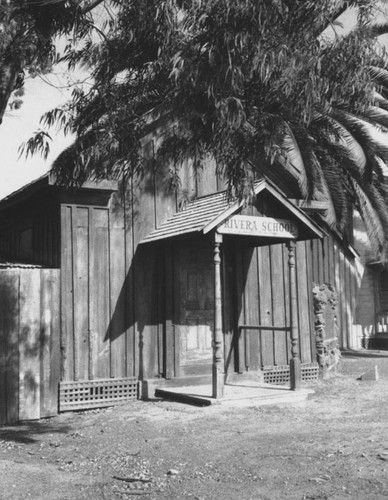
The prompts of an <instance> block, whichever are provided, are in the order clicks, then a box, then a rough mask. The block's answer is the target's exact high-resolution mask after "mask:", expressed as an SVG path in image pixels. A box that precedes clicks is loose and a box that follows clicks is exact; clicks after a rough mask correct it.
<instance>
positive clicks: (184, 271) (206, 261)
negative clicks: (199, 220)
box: [176, 247, 214, 376]
mask: <svg viewBox="0 0 388 500" xmlns="http://www.w3.org/2000/svg"><path fill="white" fill-rule="evenodd" d="M177 302H178V304H177V306H178V307H177V309H178V310H177V313H178V318H177V325H176V326H177V330H178V331H177V333H178V346H179V352H178V360H179V362H178V365H179V367H178V372H179V376H185V375H199V374H205V373H210V372H211V366H212V356H213V351H212V337H213V330H214V267H213V258H212V251H211V249H209V248H206V249H204V248H200V247H199V248H183V249H182V251H181V252H180V258H179V296H178V301H177Z"/></svg>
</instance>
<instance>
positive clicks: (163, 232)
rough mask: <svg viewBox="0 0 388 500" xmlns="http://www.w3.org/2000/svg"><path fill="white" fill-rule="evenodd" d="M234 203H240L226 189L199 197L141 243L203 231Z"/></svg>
mask: <svg viewBox="0 0 388 500" xmlns="http://www.w3.org/2000/svg"><path fill="white" fill-rule="evenodd" d="M234 205H237V206H238V203H236V201H230V200H229V199H228V196H227V194H226V192H225V191H223V192H221V193H215V194H211V195H208V196H204V197H202V198H198V199H196V200H194V201H191V202H189V203H188V204H187V205H186V206H185V208H184V209H183V210H182V211H180V212H177V213H176V214H174V215H173V216H172V217H171V218H170V219H168V220H167V221H166V222H164V223H163V224H162V225H161V226H160V227H159V228H158V229H155V230H154V231H152V232H151V233H150V234H149V235H148V236H146V237H145V238H144V239H143V240H142V242H141V243H147V242H150V241H156V240H161V239H164V238H172V237H174V236H180V235H181V234H188V233H195V232H197V231H202V229H203V228H204V226H206V225H207V224H208V223H209V222H211V221H212V220H213V219H215V218H216V217H217V216H218V215H220V214H221V213H223V212H224V211H225V210H227V209H228V208H229V207H231V206H234Z"/></svg>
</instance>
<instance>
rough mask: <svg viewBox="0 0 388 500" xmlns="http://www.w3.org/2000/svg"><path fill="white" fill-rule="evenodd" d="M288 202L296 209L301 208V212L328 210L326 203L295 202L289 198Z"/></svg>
mask: <svg viewBox="0 0 388 500" xmlns="http://www.w3.org/2000/svg"><path fill="white" fill-rule="evenodd" d="M289 201H291V202H292V203H294V204H295V205H296V206H297V207H298V208H301V209H302V210H311V211H312V212H313V211H317V210H327V209H328V208H329V202H328V201H317V200H296V199H291V198H289Z"/></svg>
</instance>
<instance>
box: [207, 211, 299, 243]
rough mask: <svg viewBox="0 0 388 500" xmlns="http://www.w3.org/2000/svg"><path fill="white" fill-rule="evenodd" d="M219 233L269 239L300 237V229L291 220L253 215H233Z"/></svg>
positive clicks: (223, 224) (221, 226)
mask: <svg viewBox="0 0 388 500" xmlns="http://www.w3.org/2000/svg"><path fill="white" fill-rule="evenodd" d="M217 231H218V232H219V233H221V234H241V235H244V236H262V237H269V238H283V239H295V238H297V237H298V227H297V225H296V224H295V223H294V222H292V221H290V220H285V219H273V218H272V217H255V216H252V215H233V216H232V217H229V219H226V220H225V221H224V222H223V223H222V224H220V225H219V226H218V229H217Z"/></svg>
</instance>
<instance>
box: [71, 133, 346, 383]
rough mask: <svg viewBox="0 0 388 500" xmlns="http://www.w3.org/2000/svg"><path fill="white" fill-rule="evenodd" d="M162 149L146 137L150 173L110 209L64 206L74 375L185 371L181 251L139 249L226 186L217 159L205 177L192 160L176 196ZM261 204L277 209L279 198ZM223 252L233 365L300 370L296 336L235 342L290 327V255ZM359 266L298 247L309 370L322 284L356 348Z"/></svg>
mask: <svg viewBox="0 0 388 500" xmlns="http://www.w3.org/2000/svg"><path fill="white" fill-rule="evenodd" d="M156 147H157V144H155V143H154V142H153V141H152V140H150V141H148V142H147V141H145V143H144V156H145V158H146V159H148V161H149V163H148V165H147V169H146V174H145V175H143V176H142V177H137V178H133V179H132V180H131V181H130V182H128V183H127V184H126V186H125V187H124V186H121V187H120V189H119V191H118V192H117V193H114V194H113V195H112V196H111V200H110V203H109V205H107V206H104V207H98V206H91V205H89V206H86V205H77V204H76V203H70V204H66V203H63V204H62V206H61V228H62V229H61V230H62V235H61V239H62V255H61V270H62V276H63V278H62V288H61V301H62V319H61V321H62V352H63V354H64V357H63V379H64V380H88V379H93V378H101V377H127V376H137V377H139V378H141V379H143V378H153V377H161V376H163V377H172V376H175V375H176V374H177V373H178V367H177V362H178V361H177V359H175V358H174V352H175V350H176V349H177V346H178V341H179V339H178V338H177V329H176V328H174V321H175V315H176V310H177V302H176V301H177V297H174V296H173V290H174V288H175V289H177V281H176V280H177V272H176V267H175V256H174V244H173V243H171V242H163V243H161V244H159V245H157V244H153V245H144V246H143V245H139V243H140V242H141V241H142V239H143V238H144V237H145V236H146V235H147V234H148V233H149V232H151V231H152V230H154V229H156V228H158V227H159V226H160V224H162V223H163V222H164V221H165V220H166V219H168V218H169V217H171V215H172V214H173V213H175V211H176V210H177V208H178V207H179V206H180V205H181V204H182V203H184V202H185V200H186V199H187V198H190V197H192V196H203V195H206V194H209V193H211V192H214V191H215V190H217V189H220V188H222V185H221V183H220V181H219V180H218V179H217V176H216V174H215V169H214V165H212V164H211V163H210V162H209V165H208V166H207V168H205V170H204V171H203V173H202V174H199V175H195V174H194V172H193V169H192V166H191V165H190V164H189V163H187V164H186V165H185V166H184V167H182V170H181V180H182V184H181V185H180V186H179V187H178V188H177V189H176V190H170V191H168V189H167V186H166V183H165V182H164V180H163V179H164V175H165V172H163V171H161V170H160V167H158V162H155V161H154V158H155V148H156ZM259 209H260V211H261V213H263V214H270V213H271V207H270V206H269V205H268V200H264V201H263V203H262V206H261V207H259ZM279 216H281V213H280V212H279ZM188 245H190V243H188ZM232 246H233V245H232ZM224 248H226V246H225V245H224ZM234 255H235V257H234ZM223 257H224V258H225V262H224V264H223V275H224V281H225V282H228V284H227V285H225V286H224V292H223V293H224V300H225V310H224V329H225V346H226V347H225V356H226V363H227V366H228V368H230V369H231V370H236V371H244V370H245V369H247V368H249V369H257V368H260V367H262V366H266V365H274V364H276V365H282V364H286V363H288V361H289V359H290V341H289V334H288V333H286V332H274V331H263V332H262V333H261V334H258V332H257V331H248V332H246V336H247V340H246V339H245V338H244V336H243V335H241V336H240V338H239V339H237V340H236V337H235V331H236V327H237V326H238V325H243V324H253V325H256V324H261V325H267V326H271V325H273V326H289V321H290V320H289V283H288V252H287V248H286V247H285V245H279V244H277V245H269V246H262V247H258V248H249V247H246V246H244V244H243V242H242V241H241V240H240V241H239V244H238V245H234V246H233V248H229V250H228V251H224V252H223ZM352 259H353V257H352V255H351V254H350V253H349V252H348V253H345V251H344V250H343V248H342V246H341V244H340V242H339V241H337V240H334V239H333V238H331V237H328V238H325V239H324V240H323V241H302V242H298V244H297V249H296V273H297V292H298V318H297V320H298V327H299V330H300V353H301V359H302V362H303V363H308V362H311V361H314V360H315V332H314V321H313V304H312V289H313V283H324V282H329V283H332V284H333V285H335V286H336V288H337V290H338V294H339V299H340V301H339V311H338V324H339V336H340V343H341V346H343V347H346V346H351V345H352V343H353V322H354V311H355V296H356V280H355V268H354V264H353V261H352ZM229 282H230V283H229Z"/></svg>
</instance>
